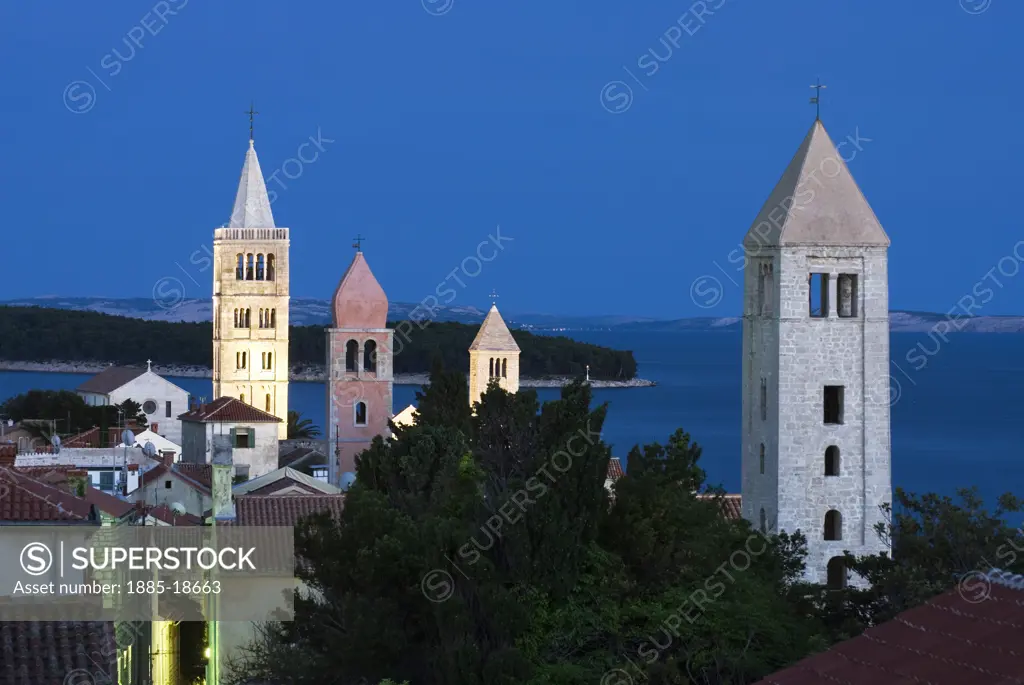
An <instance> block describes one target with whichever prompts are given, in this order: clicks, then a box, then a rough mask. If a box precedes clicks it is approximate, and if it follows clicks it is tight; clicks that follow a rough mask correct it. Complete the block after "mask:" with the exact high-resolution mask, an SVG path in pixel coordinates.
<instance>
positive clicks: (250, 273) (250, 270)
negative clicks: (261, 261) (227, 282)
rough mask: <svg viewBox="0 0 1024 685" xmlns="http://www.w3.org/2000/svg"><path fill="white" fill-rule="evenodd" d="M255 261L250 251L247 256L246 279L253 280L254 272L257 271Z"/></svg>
mask: <svg viewBox="0 0 1024 685" xmlns="http://www.w3.org/2000/svg"><path fill="white" fill-rule="evenodd" d="M253 261H254V260H253V256H252V252H250V253H249V254H247V255H246V256H245V280H247V281H251V280H252V277H253V272H254V271H255V268H254V266H253Z"/></svg>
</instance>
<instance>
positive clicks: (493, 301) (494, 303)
mask: <svg viewBox="0 0 1024 685" xmlns="http://www.w3.org/2000/svg"><path fill="white" fill-rule="evenodd" d="M488 297H489V298H491V305H492V306H494V307H497V306H498V291H496V290H492V291H491V294H490V295H488Z"/></svg>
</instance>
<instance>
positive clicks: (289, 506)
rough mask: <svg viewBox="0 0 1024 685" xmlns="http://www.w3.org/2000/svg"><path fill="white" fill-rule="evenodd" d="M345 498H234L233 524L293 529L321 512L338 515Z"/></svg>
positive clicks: (321, 496)
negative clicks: (302, 520)
mask: <svg viewBox="0 0 1024 685" xmlns="http://www.w3.org/2000/svg"><path fill="white" fill-rule="evenodd" d="M344 504H345V495H272V496H270V497H267V496H261V495H240V496H238V497H236V498H235V521H234V523H235V525H238V526H294V525H295V524H296V523H298V522H299V519H301V518H302V517H304V516H309V515H310V514H316V513H319V512H322V511H326V512H330V513H331V514H333V515H334V516H336V517H337V516H341V510H342V508H343V507H344Z"/></svg>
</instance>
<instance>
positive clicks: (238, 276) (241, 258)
mask: <svg viewBox="0 0 1024 685" xmlns="http://www.w3.org/2000/svg"><path fill="white" fill-rule="evenodd" d="M244 278H245V255H243V254H242V253H241V252H239V253H238V254H237V255H236V256H235V280H236V281H241V280H243V279H244Z"/></svg>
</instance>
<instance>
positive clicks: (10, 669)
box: [0, 621, 117, 685]
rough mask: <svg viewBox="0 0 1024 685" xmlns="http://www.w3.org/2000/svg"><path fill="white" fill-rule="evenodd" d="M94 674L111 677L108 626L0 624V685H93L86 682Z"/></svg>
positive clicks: (113, 665)
mask: <svg viewBox="0 0 1024 685" xmlns="http://www.w3.org/2000/svg"><path fill="white" fill-rule="evenodd" d="M97 673H108V674H111V675H112V677H113V678H114V679H116V677H117V648H116V642H115V638H114V624H113V623H112V622H106V621H49V622H42V621H4V622H0V683H4V685H67V684H68V683H71V682H75V683H79V682H80V683H86V682H88V683H92V682H99V681H98V680H93V679H92V677H93V675H94V674H97ZM76 676H78V679H77V680H76V679H75V677H76Z"/></svg>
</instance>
